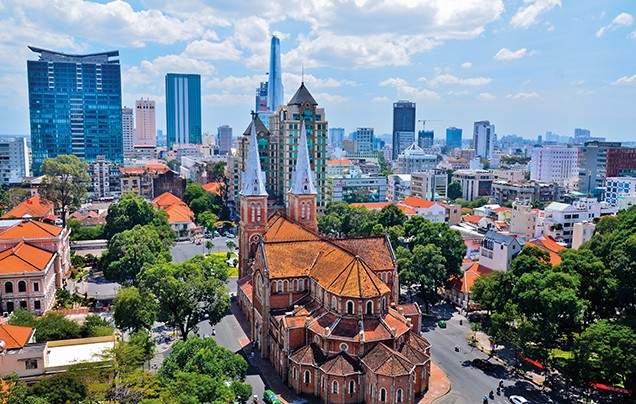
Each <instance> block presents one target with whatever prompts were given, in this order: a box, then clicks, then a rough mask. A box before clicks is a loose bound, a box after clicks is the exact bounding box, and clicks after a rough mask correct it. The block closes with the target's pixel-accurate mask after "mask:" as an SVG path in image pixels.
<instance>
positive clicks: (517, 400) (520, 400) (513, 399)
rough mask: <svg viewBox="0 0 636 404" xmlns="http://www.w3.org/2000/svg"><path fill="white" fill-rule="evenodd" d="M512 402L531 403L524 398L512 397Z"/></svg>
mask: <svg viewBox="0 0 636 404" xmlns="http://www.w3.org/2000/svg"><path fill="white" fill-rule="evenodd" d="M510 402H511V403H514V404H527V403H529V402H530V401H528V400H526V398H525V397H522V396H510Z"/></svg>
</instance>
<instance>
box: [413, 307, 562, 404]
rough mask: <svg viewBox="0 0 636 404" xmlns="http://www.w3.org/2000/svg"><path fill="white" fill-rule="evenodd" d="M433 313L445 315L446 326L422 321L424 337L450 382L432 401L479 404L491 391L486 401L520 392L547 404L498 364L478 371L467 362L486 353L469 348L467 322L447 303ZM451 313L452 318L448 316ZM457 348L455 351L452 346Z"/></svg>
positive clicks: (532, 388)
mask: <svg viewBox="0 0 636 404" xmlns="http://www.w3.org/2000/svg"><path fill="white" fill-rule="evenodd" d="M434 313H435V314H436V315H438V316H439V317H440V318H449V319H448V320H447V322H446V324H447V327H446V329H441V328H439V327H436V326H435V321H434V320H430V319H425V320H424V327H425V329H424V336H425V337H426V338H427V339H428V340H429V342H430V343H431V354H432V357H433V360H434V361H435V362H437V363H438V364H439V366H440V367H441V368H442V369H443V370H444V371H445V372H446V374H447V375H448V378H449V379H450V382H451V391H450V393H449V394H448V395H446V396H444V397H443V398H441V399H440V400H438V401H436V403H439V404H463V403H470V404H474V403H481V402H482V398H483V396H484V395H485V394H488V393H489V392H490V391H491V390H493V391H494V392H495V399H494V400H489V403H497V404H500V403H501V404H503V403H509V402H510V401H509V399H508V397H509V396H511V395H521V396H524V397H525V398H527V399H528V400H530V401H531V402H532V403H549V402H550V401H549V399H548V398H547V397H546V396H545V395H544V394H543V393H542V392H541V391H539V390H538V389H537V388H536V387H535V386H534V385H533V384H531V383H529V382H528V381H526V380H524V379H519V378H517V377H516V376H514V375H509V374H507V372H506V370H505V368H504V367H503V366H500V367H499V369H498V370H497V371H496V372H495V373H494V374H486V373H484V372H483V371H482V370H480V369H477V368H474V367H472V366H470V365H468V366H466V365H467V364H468V362H470V361H471V360H473V359H475V358H481V359H486V358H487V356H486V355H485V354H484V353H482V352H481V351H479V350H478V349H477V348H472V347H470V346H469V345H468V343H467V341H466V336H467V335H468V333H469V332H470V327H469V325H468V321H467V320H466V319H465V318H464V317H463V316H459V315H458V314H457V313H453V309H451V307H450V306H448V305H440V306H436V307H435V308H434ZM451 316H452V317H451ZM460 318H462V319H463V325H459V319H460ZM455 346H458V347H459V348H460V351H459V352H455V350H454V347H455ZM500 379H503V380H504V389H503V392H502V395H501V396H497V394H496V392H497V384H498V382H499V380H500Z"/></svg>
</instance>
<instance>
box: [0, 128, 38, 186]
mask: <svg viewBox="0 0 636 404" xmlns="http://www.w3.org/2000/svg"><path fill="white" fill-rule="evenodd" d="M30 163H31V159H30V156H29V146H28V145H27V140H26V138H24V137H18V138H13V139H5V140H2V141H0V185H8V184H20V183H21V182H22V179H23V178H24V177H28V176H29V175H31V164H30Z"/></svg>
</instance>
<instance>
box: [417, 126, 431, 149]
mask: <svg viewBox="0 0 636 404" xmlns="http://www.w3.org/2000/svg"><path fill="white" fill-rule="evenodd" d="M434 138H435V132H434V131H432V130H421V131H419V132H417V145H418V146H420V147H421V148H423V149H425V148H427V147H431V146H433V139H434Z"/></svg>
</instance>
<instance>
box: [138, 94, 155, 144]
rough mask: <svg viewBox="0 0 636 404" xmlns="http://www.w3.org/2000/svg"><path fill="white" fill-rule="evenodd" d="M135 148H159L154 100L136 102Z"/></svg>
mask: <svg viewBox="0 0 636 404" xmlns="http://www.w3.org/2000/svg"><path fill="white" fill-rule="evenodd" d="M133 146H153V147H154V146H157V123H156V119H155V102H154V101H152V100H144V99H143V98H142V99H141V100H137V101H135V139H134V140H133Z"/></svg>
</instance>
